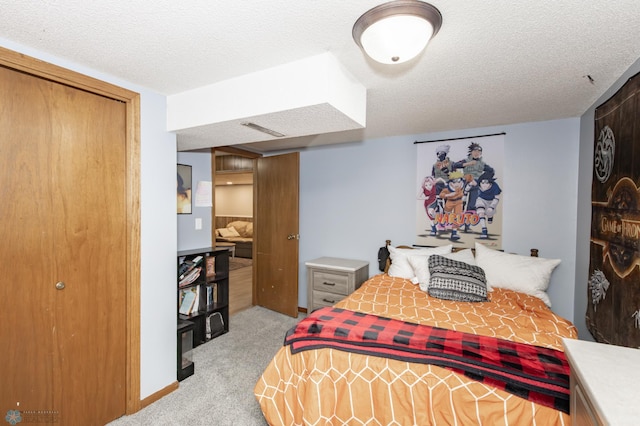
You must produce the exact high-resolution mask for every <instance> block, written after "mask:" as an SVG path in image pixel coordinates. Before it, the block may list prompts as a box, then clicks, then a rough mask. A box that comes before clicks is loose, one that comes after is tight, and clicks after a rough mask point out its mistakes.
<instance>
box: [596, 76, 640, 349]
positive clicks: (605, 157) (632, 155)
mask: <svg viewBox="0 0 640 426" xmlns="http://www.w3.org/2000/svg"><path fill="white" fill-rule="evenodd" d="M594 117H595V122H594V155H593V178H592V186H591V243H590V255H591V256H590V263H589V282H588V292H587V297H588V303H587V312H586V322H587V328H588V329H589V331H590V332H591V334H592V335H593V337H594V338H595V340H596V341H598V342H603V343H611V344H614V345H620V346H630V347H638V346H640V269H639V265H640V188H639V186H638V184H639V183H640V126H638V123H639V122H640V75H638V74H636V75H635V76H634V77H632V78H630V79H629V80H628V81H627V82H626V83H625V85H624V86H622V88H621V89H620V90H619V91H618V92H617V93H616V94H615V95H613V96H612V97H611V98H610V99H609V100H607V101H606V102H605V103H603V104H602V105H600V106H599V107H597V108H596V110H595V114H594Z"/></svg>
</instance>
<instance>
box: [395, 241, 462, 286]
mask: <svg viewBox="0 0 640 426" xmlns="http://www.w3.org/2000/svg"><path fill="white" fill-rule="evenodd" d="M387 248H388V249H389V257H391V266H390V267H389V271H388V272H387V274H389V276H391V277H400V278H406V279H408V280H411V279H413V278H415V276H416V273H415V272H414V270H413V267H412V266H411V265H410V264H409V256H421V257H425V258H427V259H428V257H429V256H431V255H432V254H447V253H451V249H452V248H453V244H449V245H446V246H440V247H432V248H420V249H399V248H396V247H392V246H389V247H387Z"/></svg>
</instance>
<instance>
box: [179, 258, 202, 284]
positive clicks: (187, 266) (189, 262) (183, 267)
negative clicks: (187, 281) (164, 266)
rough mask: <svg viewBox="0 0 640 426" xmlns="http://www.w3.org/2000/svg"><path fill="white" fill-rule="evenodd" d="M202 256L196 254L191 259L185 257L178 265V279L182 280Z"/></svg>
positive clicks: (198, 262)
mask: <svg viewBox="0 0 640 426" xmlns="http://www.w3.org/2000/svg"><path fill="white" fill-rule="evenodd" d="M202 259H203V257H202V256H200V255H198V256H196V257H194V258H193V259H185V260H184V261H183V262H182V263H181V264H180V266H179V267H178V279H179V280H183V279H184V278H185V277H186V276H187V275H188V274H189V273H190V272H191V271H192V270H194V269H195V268H196V266H198V265H199V264H200V262H202Z"/></svg>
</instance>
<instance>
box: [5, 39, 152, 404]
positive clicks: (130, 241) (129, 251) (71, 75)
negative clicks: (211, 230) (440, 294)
mask: <svg viewBox="0 0 640 426" xmlns="http://www.w3.org/2000/svg"><path fill="white" fill-rule="evenodd" d="M0 66H4V67H6V68H9V69H13V70H17V71H20V72H23V73H25V74H30V75H33V76H36V77H40V78H44V79H47V80H50V81H54V82H57V83H60V84H64V85H66V86H69V87H74V88H76V89H81V90H85V91H87V92H90V93H94V94H97V95H100V96H104V97H107V98H110V99H115V100H118V101H120V102H123V103H124V104H125V105H126V129H125V143H126V147H125V152H126V164H125V174H126V178H125V179H126V183H125V184H126V191H127V194H126V218H127V231H126V234H127V237H126V238H127V242H126V246H127V247H126V259H127V265H126V284H125V285H126V293H127V296H126V340H127V341H126V345H125V346H126V360H125V382H126V383H125V386H126V388H125V394H126V404H125V414H132V413H135V412H136V411H139V410H140V407H141V401H140V258H141V256H140V221H141V219H140V201H139V200H140V94H138V93H135V92H132V91H130V90H127V89H124V88H121V87H118V86H115V85H112V84H110V83H106V82H104V81H100V80H97V79H94V78H92V77H88V76H86V75H83V74H80V73H77V72H75V71H71V70H68V69H65V68H62V67H59V66H57V65H53V64H49V63H47V62H44V61H41V60H39V59H36V58H33V57H30V56H27V55H24V54H21V53H18V52H14V51H12V50H9V49H6V48H3V47H1V46H0Z"/></svg>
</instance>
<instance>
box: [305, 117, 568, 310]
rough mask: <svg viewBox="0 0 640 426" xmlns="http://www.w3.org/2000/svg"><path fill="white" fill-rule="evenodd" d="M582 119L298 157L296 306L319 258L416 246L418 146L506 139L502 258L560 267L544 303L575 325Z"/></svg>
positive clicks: (372, 259) (328, 149)
mask: <svg viewBox="0 0 640 426" xmlns="http://www.w3.org/2000/svg"><path fill="white" fill-rule="evenodd" d="M579 131H580V129H579V119H577V118H575V119H566V120H554V121H546V122H539V123H524V124H517V125H510V126H499V127H488V128H481V129H468V130H460V131H452V132H441V133H434V134H428V135H410V136H402V137H393V138H386V139H379V140H370V141H365V142H357V143H351V144H343V145H335V146H325V147H318V148H314V149H308V150H306V151H303V152H302V153H301V156H300V158H301V159H300V161H301V164H300V265H299V266H300V269H299V283H300V289H299V293H298V303H299V305H300V306H306V304H307V303H306V300H307V288H306V274H305V267H304V262H305V261H307V260H310V259H313V258H315V257H319V256H335V257H346V258H352V259H362V260H368V261H369V274H370V275H374V274H376V273H378V269H377V262H376V261H377V252H378V248H379V247H381V246H383V245H384V243H385V240H387V239H390V240H391V241H392V244H413V243H414V242H415V235H414V233H415V231H414V228H415V220H416V218H415V203H416V202H417V201H416V197H415V194H416V191H417V188H416V187H415V186H416V183H415V182H416V149H417V148H416V145H414V143H413V142H414V141H416V140H435V139H445V138H457V137H465V136H477V135H484V134H491V133H499V132H506V136H505V155H504V159H505V170H504V177H503V182H504V185H503V186H504V188H505V192H507V191H508V193H507V194H508V195H505V196H504V197H503V201H502V202H503V203H504V204H503V215H504V223H503V248H504V249H505V250H506V251H509V252H515V253H521V254H528V253H529V249H530V248H538V249H539V250H540V256H542V257H547V258H559V259H562V263H561V264H560V266H559V267H558V268H557V269H556V270H555V271H554V273H553V276H552V280H551V285H550V289H549V295H550V297H551V300H552V303H553V310H554V311H555V312H556V313H558V314H559V315H561V316H563V317H566V318H568V319H573V316H574V315H573V314H574V310H573V309H574V307H573V294H574V283H575V241H576V217H575V211H576V204H577V190H576V188H577V179H578V154H577V153H578V144H579Z"/></svg>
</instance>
